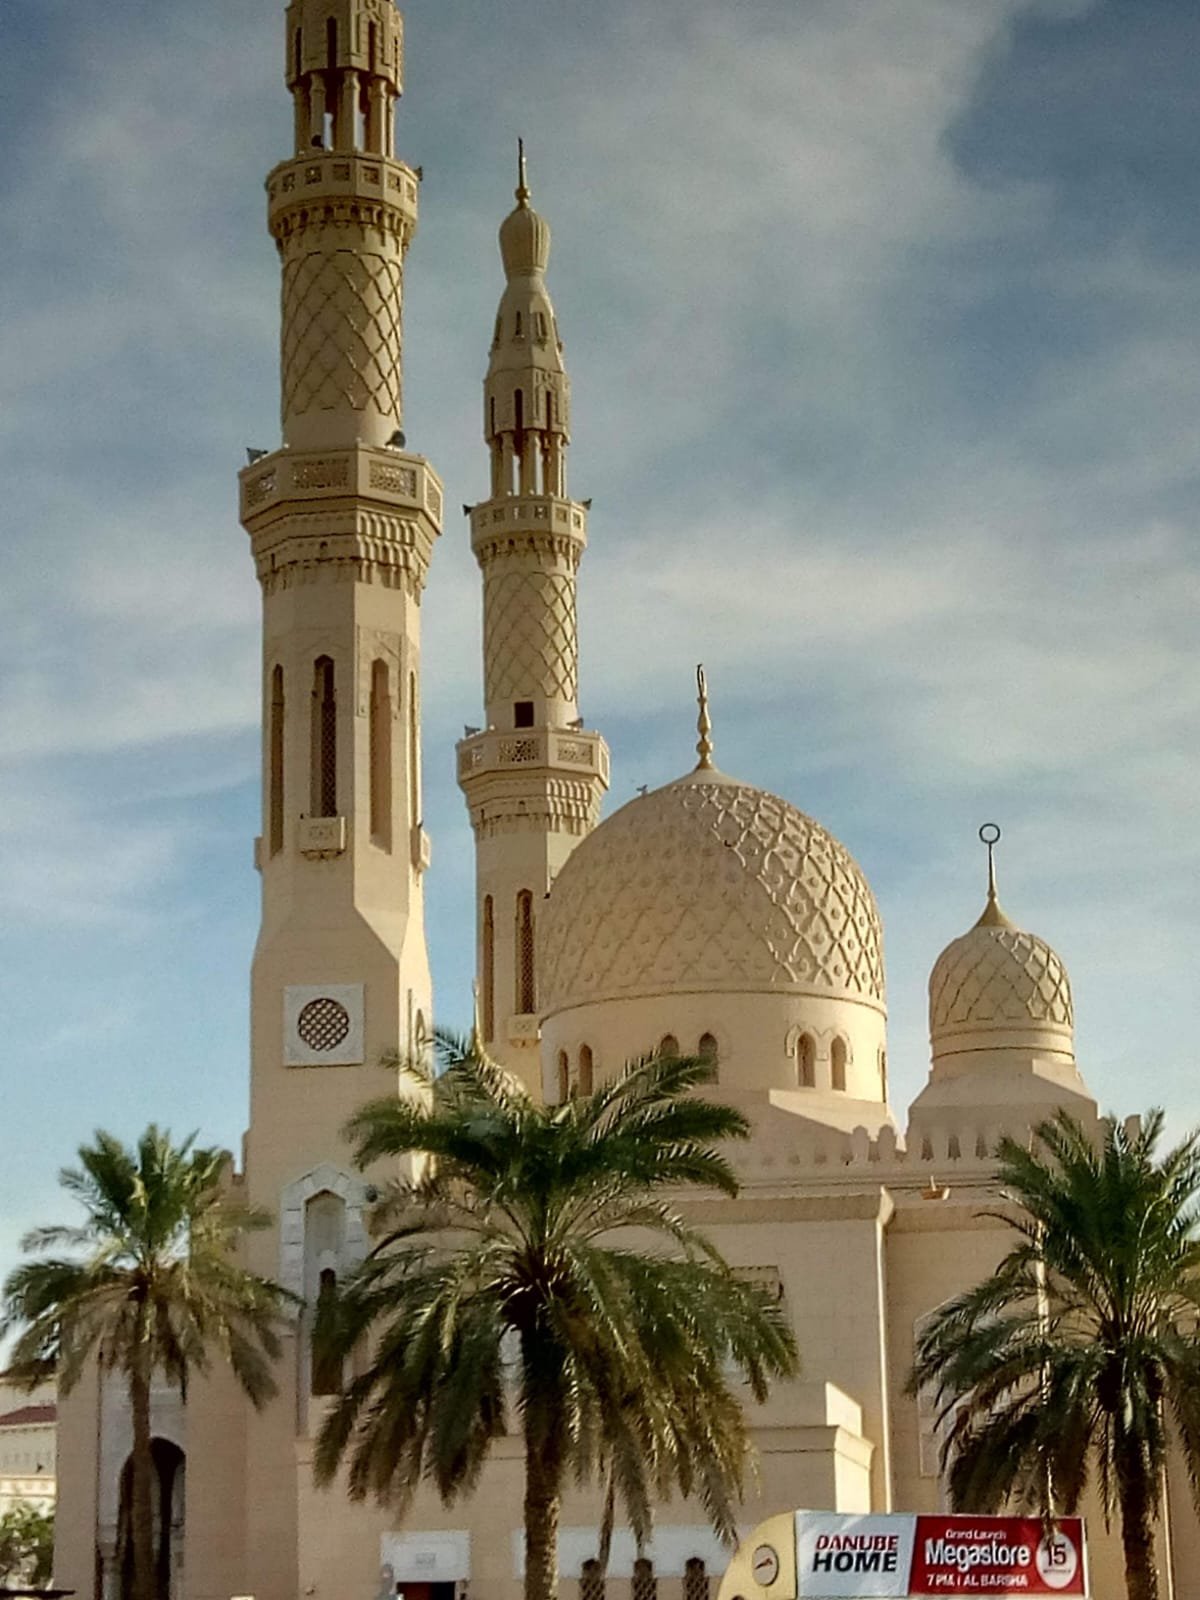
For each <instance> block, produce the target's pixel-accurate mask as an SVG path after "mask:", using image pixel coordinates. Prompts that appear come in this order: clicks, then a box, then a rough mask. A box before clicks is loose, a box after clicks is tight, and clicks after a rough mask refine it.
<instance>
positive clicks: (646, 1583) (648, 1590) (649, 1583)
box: [630, 1556, 658, 1600]
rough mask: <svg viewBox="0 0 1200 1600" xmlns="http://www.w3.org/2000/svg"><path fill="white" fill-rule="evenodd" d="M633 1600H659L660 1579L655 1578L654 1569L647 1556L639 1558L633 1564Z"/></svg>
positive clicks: (631, 1587) (631, 1586) (631, 1591)
mask: <svg viewBox="0 0 1200 1600" xmlns="http://www.w3.org/2000/svg"><path fill="white" fill-rule="evenodd" d="M630 1593H631V1600H658V1579H657V1578H656V1577H655V1576H654V1568H653V1566H652V1565H651V1563H650V1562H649V1561H647V1560H646V1558H645V1556H639V1557H638V1558H637V1560H636V1561H635V1562H634V1563H633V1583H632V1584H631V1585H630Z"/></svg>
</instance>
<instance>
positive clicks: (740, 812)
mask: <svg viewBox="0 0 1200 1600" xmlns="http://www.w3.org/2000/svg"><path fill="white" fill-rule="evenodd" d="M543 936H544V943H543V946H542V948H543V949H544V950H545V951H546V963H545V968H544V971H543V978H542V994H543V996H544V1004H545V1010H546V1011H547V1012H548V1013H549V1012H552V1011H554V1010H556V1009H557V1008H559V1007H561V1006H564V1005H569V1004H580V1003H584V1002H588V1001H594V1000H601V999H607V998H611V997H614V996H618V995H636V994H665V993H669V992H671V991H672V990H674V989H704V988H706V987H711V986H712V985H718V986H719V987H721V988H723V989H726V988H733V987H736V988H738V989H741V990H744V991H747V992H751V991H754V990H764V989H781V990H785V991H793V992H806V991H808V992H818V993H819V992H829V993H834V994H840V995H846V996H849V997H851V998H855V999H861V1000H865V1001H867V1002H870V1003H874V1004H877V1005H881V1004H882V1002H883V994H884V981H883V935H882V930H881V927H880V923H879V914H878V912H877V910H876V908H875V901H874V898H873V896H872V894H871V891H870V888H869V887H868V885H867V882H866V879H865V878H864V877H863V874H862V872H861V871H860V869H859V868H858V866H857V865H856V863H855V862H854V860H853V859H852V858H851V856H850V855H849V853H848V852H847V851H846V849H845V848H844V847H843V846H842V845H841V844H839V843H838V841H837V840H836V839H834V838H833V837H832V836H831V835H830V834H828V833H827V832H826V831H825V829H824V828H822V827H821V826H820V824H819V823H817V822H814V821H813V819H812V818H811V817H807V816H805V815H804V814H803V812H800V811H797V810H795V808H794V807H792V806H790V805H788V804H787V802H786V801H784V800H780V799H778V798H777V797H776V796H775V795H771V794H766V793H764V792H763V791H762V790H761V789H754V788H751V787H750V786H749V785H746V784H741V783H736V782H734V781H733V780H732V779H729V778H724V777H722V776H721V775H720V774H717V773H699V772H697V773H695V774H693V775H692V776H690V777H688V778H684V779H682V780H681V781H680V782H678V783H674V784H669V785H668V786H667V787H666V788H664V789H659V790H657V791H656V792H655V793H654V794H650V795H646V796H644V797H643V798H642V799H639V800H634V801H631V802H630V803H629V804H628V805H627V806H625V807H623V809H622V810H620V811H618V812H617V813H616V814H615V816H613V817H610V818H609V820H608V821H607V822H606V823H605V824H604V826H603V827H602V828H600V829H599V830H598V831H597V832H596V833H594V834H593V835H592V836H591V837H590V838H589V839H587V840H586V841H585V842H584V843H583V844H582V845H580V847H579V849H578V850H576V852H575V854H574V855H573V856H572V857H571V859H570V860H569V861H568V862H567V864H566V865H565V867H564V868H563V869H562V872H561V873H560V874H559V877H558V880H557V882H556V883H555V885H554V889H553V891H552V893H551V896H550V901H549V904H548V906H547V908H546V912H545V914H544V918H543Z"/></svg>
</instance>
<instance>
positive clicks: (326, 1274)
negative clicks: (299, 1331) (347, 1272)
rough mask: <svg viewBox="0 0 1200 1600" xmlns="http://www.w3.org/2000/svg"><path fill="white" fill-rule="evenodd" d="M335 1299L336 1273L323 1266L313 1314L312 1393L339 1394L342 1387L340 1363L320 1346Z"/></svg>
mask: <svg viewBox="0 0 1200 1600" xmlns="http://www.w3.org/2000/svg"><path fill="white" fill-rule="evenodd" d="M336 1301H337V1273H336V1272H335V1271H334V1270H333V1268H332V1267H325V1268H324V1269H323V1270H322V1272H321V1277H320V1283H319V1287H318V1289H317V1304H316V1310H315V1312H314V1314H313V1356H312V1382H311V1384H310V1386H309V1387H310V1390H311V1392H312V1393H313V1394H314V1395H323V1394H339V1393H340V1392H341V1388H342V1363H341V1362H340V1361H339V1360H338V1359H337V1358H336V1357H333V1358H331V1357H330V1356H328V1355H327V1354H325V1353H324V1351H323V1350H322V1348H321V1334H322V1332H323V1329H324V1324H325V1323H326V1322H327V1321H328V1319H329V1318H330V1317H331V1316H332V1314H333V1308H334V1305H335V1303H336Z"/></svg>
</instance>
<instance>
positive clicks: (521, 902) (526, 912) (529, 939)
mask: <svg viewBox="0 0 1200 1600" xmlns="http://www.w3.org/2000/svg"><path fill="white" fill-rule="evenodd" d="M535 977H536V974H535V972H534V955H533V895H532V894H530V892H529V890H528V889H522V890H521V892H520V894H519V895H518V896H517V992H516V997H515V998H516V1006H517V1010H518V1011H519V1012H520V1013H521V1014H522V1015H523V1016H528V1015H529V1014H530V1013H531V1012H533V1011H535V1010H536V1009H537V985H536V982H535Z"/></svg>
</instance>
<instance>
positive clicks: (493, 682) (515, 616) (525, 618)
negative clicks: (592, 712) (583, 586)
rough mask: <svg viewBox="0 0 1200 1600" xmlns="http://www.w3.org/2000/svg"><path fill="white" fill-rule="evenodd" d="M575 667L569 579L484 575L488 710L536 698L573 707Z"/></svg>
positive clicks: (576, 648)
mask: <svg viewBox="0 0 1200 1600" xmlns="http://www.w3.org/2000/svg"><path fill="white" fill-rule="evenodd" d="M578 666H579V638H578V631H577V626H576V619H575V581H574V578H573V577H571V576H569V575H568V574H566V573H561V572H537V571H529V570H528V569H526V570H520V569H516V568H511V567H510V568H509V569H508V570H503V569H501V570H497V571H489V573H488V574H487V582H486V590H485V595H484V639H483V670H484V685H485V692H486V696H487V700H488V702H489V704H490V703H491V702H493V701H496V700H522V699H530V698H533V697H534V696H537V695H544V696H546V697H547V698H548V699H558V700H569V701H574V699H575V693H576V682H577V674H578Z"/></svg>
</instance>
